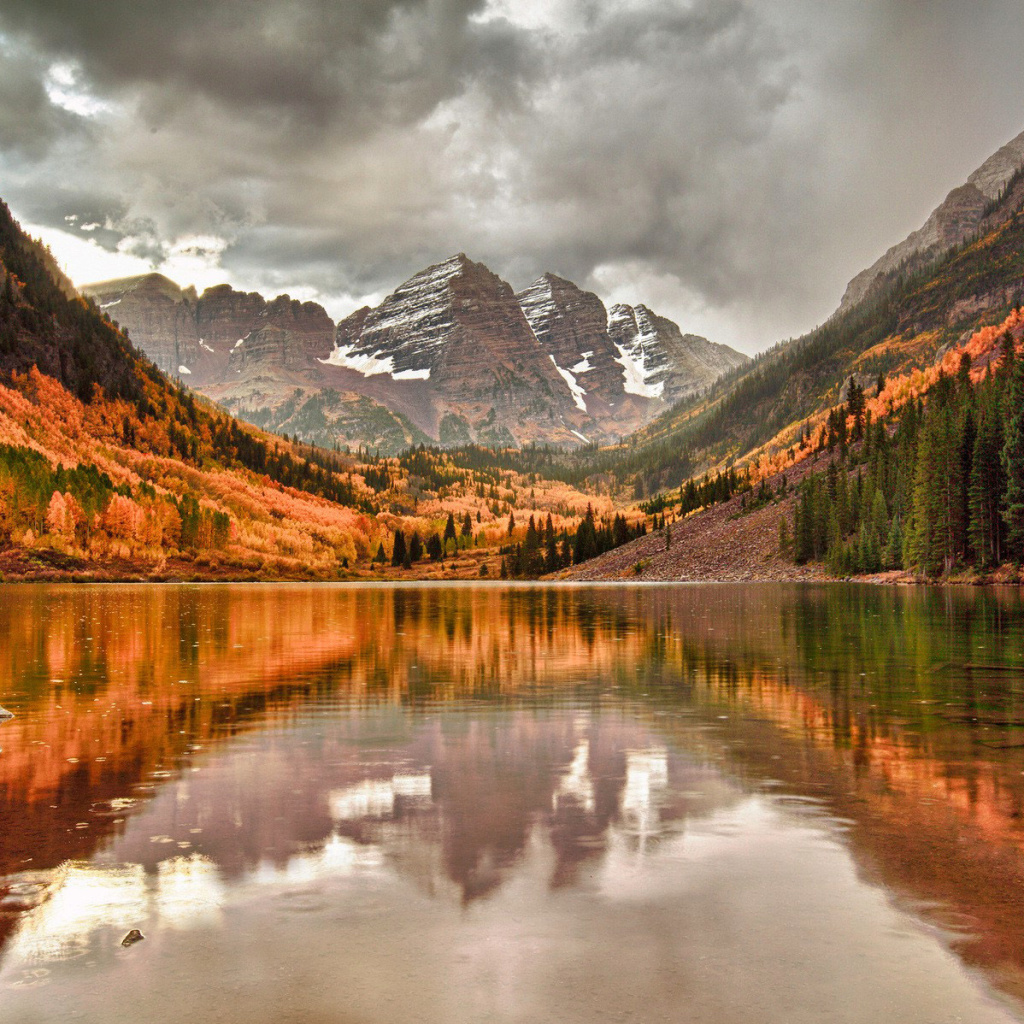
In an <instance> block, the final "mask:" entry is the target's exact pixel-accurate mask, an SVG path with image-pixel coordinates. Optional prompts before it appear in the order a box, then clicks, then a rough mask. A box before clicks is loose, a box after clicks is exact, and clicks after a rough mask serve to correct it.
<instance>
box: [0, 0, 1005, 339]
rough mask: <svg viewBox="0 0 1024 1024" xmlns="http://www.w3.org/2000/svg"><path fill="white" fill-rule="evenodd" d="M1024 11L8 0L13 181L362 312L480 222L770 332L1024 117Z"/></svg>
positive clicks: (49, 211) (733, 329) (0, 116)
mask: <svg viewBox="0 0 1024 1024" xmlns="http://www.w3.org/2000/svg"><path fill="white" fill-rule="evenodd" d="M1018 22H1020V18H1019V14H1018V12H1017V5H1016V0H977V2H975V3H972V4H970V5H965V4H963V3H962V2H959V0H934V2H931V3H928V4H922V3H920V2H917V0H863V2H861V3H858V4H839V5H822V4H820V3H812V2H811V0H777V2H776V3H773V4H770V5H768V4H763V3H756V2H754V0H618V2H616V0H346V2H344V3H339V2H337V0H226V2H225V0H222V2H219V3H216V4H210V3H208V2H206V0H181V2H177V3H173V4H169V3H166V2H165V0H161V2H159V3H158V2H156V0H104V2H103V3H89V4H85V3H82V2H81V0H48V2H47V3H46V4H40V3H38V2H37V0H5V3H4V4H3V5H0V181H2V182H3V186H2V187H3V189H4V195H5V198H7V199H9V200H10V201H11V203H12V206H13V207H14V209H15V212H16V213H18V214H19V215H21V216H23V217H25V218H27V219H30V220H31V221H33V222H34V223H36V224H39V225H41V226H43V227H52V228H60V229H62V230H66V231H73V232H77V233H79V234H80V235H81V236H82V237H85V238H90V239H93V240H95V241H96V242H97V243H98V244H100V245H102V246H104V247H105V248H107V249H108V250H111V251H118V252H121V253H127V254H135V255H138V256H142V257H144V258H145V259H147V260H150V261H152V262H153V263H154V264H161V263H162V262H163V261H165V260H168V259H170V260H172V261H173V260H174V259H175V258H181V257H188V258H190V259H195V260H200V261H202V260H204V259H205V260H207V262H210V261H219V264H220V266H221V267H222V269H223V275H224V276H225V277H226V278H228V279H230V280H232V281H233V283H236V284H238V285H240V286H244V287H250V288H261V289H263V290H267V291H273V290H289V291H291V292H293V293H295V292H303V291H304V289H310V288H311V289H313V290H315V291H316V292H318V293H319V294H321V295H322V296H323V297H324V298H325V299H327V300H331V299H332V298H333V303H334V304H333V308H334V310H335V311H340V307H343V306H344V305H345V303H346V302H354V301H356V300H357V299H359V298H360V297H362V296H364V295H367V294H372V293H380V292H384V291H387V290H390V288H392V287H394V286H395V285H396V284H398V283H399V282H400V281H401V280H402V279H404V278H405V277H407V276H408V275H409V274H411V273H413V272H415V271H416V270H417V269H419V268H420V267H422V266H424V265H426V264H427V263H430V262H434V261H436V260H438V259H442V258H444V257H445V256H447V255H449V254H450V253H452V252H455V251H459V250H463V251H466V252H468V253H469V254H470V255H471V256H472V257H473V258H475V259H481V260H483V261H485V262H487V263H488V264H489V265H491V266H492V267H493V268H494V269H495V270H497V271H499V272H502V273H504V274H506V275H508V276H510V277H511V278H512V280H513V283H514V284H516V285H517V286H518V285H522V284H525V283H526V282H527V281H528V280H529V279H531V278H532V277H534V276H536V275H537V274H539V273H541V272H542V271H544V270H548V269H550V270H554V271H556V272H558V273H561V274H564V275H565V276H568V277H572V278H573V279H575V280H577V281H579V282H580V283H583V284H588V285H590V286H591V287H595V288H596V289H597V290H598V291H599V292H601V293H602V294H603V295H605V296H606V297H609V298H632V299H634V300H638V301H649V302H650V303H651V304H654V305H657V306H659V307H660V308H661V309H663V310H664V311H665V312H666V313H667V314H668V315H671V316H674V317H676V318H677V319H679V320H680V322H681V323H682V325H683V326H684V327H685V328H687V329H694V328H696V329H700V330H703V331H706V332H707V333H709V335H711V336H714V337H716V338H721V339H722V340H726V341H729V342H730V343H733V344H739V345H741V346H742V347H744V348H746V349H748V350H752V349H754V348H758V347H763V346H764V345H767V344H770V343H772V342H773V341H775V340H778V338H779V337H781V336H784V335H788V334H793V333H797V332H799V331H801V330H804V329H806V328H807V327H809V326H811V325H812V324H813V323H814V322H816V321H819V320H821V319H823V318H824V317H825V316H827V315H828V313H829V312H831V310H832V308H834V306H835V305H836V303H837V302H838V299H839V296H840V294H841V292H842V289H843V286H844V285H845V282H846V280H847V279H849V278H850V277H851V276H853V274H854V273H856V272H857V271H858V270H860V269H861V268H862V267H863V266H865V265H867V264H868V263H870V262H872V261H873V260H874V258H875V257H876V256H877V255H879V254H880V252H881V251H882V250H884V249H885V248H886V247H887V246H888V245H890V244H892V243H893V242H895V241H897V240H898V239H899V238H900V237H902V236H903V235H905V234H906V233H907V232H908V231H909V230H911V229H912V228H914V227H916V226H918V224H919V223H920V221H921V220H923V218H924V216H926V215H927V213H928V211H929V210H930V209H931V208H932V207H933V206H934V205H936V203H937V202H938V201H939V200H941V198H942V196H943V195H944V194H945V192H946V191H947V190H948V189H949V188H951V187H953V186H954V185H955V184H957V183H958V182H959V181H961V180H962V179H963V178H964V177H965V176H966V175H967V173H969V172H970V171H971V170H972V169H973V167H974V166H976V165H977V164H978V163H980V162H981V161H982V160H983V159H984V158H985V157H986V156H987V155H988V154H989V153H990V152H992V151H993V150H994V149H995V148H997V147H998V146H999V145H1001V144H1002V143H1003V142H1005V141H1007V140H1008V139H1009V138H1010V137H1012V136H1013V135H1015V134H1016V133H1017V132H1018V131H1019V130H1020V129H1021V128H1022V127H1024V123H1021V122H1024V116H1022V114H1024V104H1022V102H1021V100H1022V99H1024V85H1022V84H1018V83H1017V81H1016V77H1017V76H1014V75H1013V74H1012V68H1013V66H1014V62H1015V59H1016V55H1017V54H1018V53H1019V52H1020V44H1021V39H1020V35H1021V31H1020V29H1019V27H1018ZM197 238H198V241H197V240H196V239H197ZM170 265H173V262H172V264H170ZM79 276H81V275H79ZM183 283H184V282H183Z"/></svg>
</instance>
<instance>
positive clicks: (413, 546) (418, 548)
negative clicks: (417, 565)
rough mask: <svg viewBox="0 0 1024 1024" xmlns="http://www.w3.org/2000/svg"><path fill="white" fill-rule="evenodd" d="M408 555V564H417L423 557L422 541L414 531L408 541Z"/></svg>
mask: <svg viewBox="0 0 1024 1024" xmlns="http://www.w3.org/2000/svg"><path fill="white" fill-rule="evenodd" d="M408 555H409V561H410V562H418V561H419V560H420V559H421V558H422V557H423V541H422V539H421V538H420V535H419V533H418V532H417V531H416V530H414V531H413V534H412V537H411V538H410V540H409V551H408Z"/></svg>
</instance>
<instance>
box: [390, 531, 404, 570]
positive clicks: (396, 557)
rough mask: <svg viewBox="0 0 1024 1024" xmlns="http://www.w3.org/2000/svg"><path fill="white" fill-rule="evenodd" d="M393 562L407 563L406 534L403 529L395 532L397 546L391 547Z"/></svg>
mask: <svg viewBox="0 0 1024 1024" xmlns="http://www.w3.org/2000/svg"><path fill="white" fill-rule="evenodd" d="M391 564H392V565H404V564H405V534H404V533H402V531H401V530H398V531H396V533H395V546H394V547H393V548H392V549H391Z"/></svg>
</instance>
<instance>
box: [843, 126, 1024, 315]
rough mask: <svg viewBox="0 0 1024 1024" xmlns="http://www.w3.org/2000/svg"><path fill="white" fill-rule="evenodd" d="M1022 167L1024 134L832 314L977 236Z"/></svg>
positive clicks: (867, 274)
mask: <svg viewBox="0 0 1024 1024" xmlns="http://www.w3.org/2000/svg"><path fill="white" fill-rule="evenodd" d="M1022 167H1024V132H1021V133H1020V134H1019V135H1017V136H1016V137H1015V138H1013V139H1011V140H1010V141H1009V142H1008V143H1006V145H1005V146H1002V147H1000V148H999V149H998V150H996V152H995V153H993V154H992V156H990V157H989V158H988V159H987V160H986V161H985V162H984V163H983V164H982V165H981V166H980V167H978V168H977V170H975V171H974V172H973V173H972V174H971V175H970V176H969V177H968V178H967V181H966V182H964V184H962V185H959V186H957V187H956V188H954V189H953V190H952V191H951V192H950V193H949V195H947V196H946V198H945V199H944V200H943V201H942V202H941V203H940V204H939V205H938V206H937V207H936V208H935V209H934V210H933V211H932V212H931V214H930V216H929V217H928V219H927V220H926V221H925V223H924V224H923V225H922V226H921V227H920V228H918V229H917V230H916V231H913V232H911V234H910V235H908V236H907V237H906V238H905V239H904V240H903V241H902V242H900V243H898V244H897V245H894V246H893V247H892V248H891V249H889V250H888V251H887V252H885V253H884V254H883V255H882V256H880V257H879V258H878V259H877V260H876V261H875V262H874V263H873V264H872V265H871V266H870V267H868V268H867V269H866V270H862V271H861V272H860V273H859V274H857V276H856V277H854V278H853V280H852V281H850V283H849V284H848V285H847V287H846V292H845V294H844V295H843V298H842V301H841V302H840V304H839V309H838V311H837V312H839V313H843V312H845V311H846V310H848V309H851V308H852V307H853V306H855V305H857V303H859V302H860V301H861V300H862V299H864V298H867V297H868V296H870V295H872V294H874V293H875V292H876V291H877V290H878V288H879V287H881V286H883V285H884V284H885V282H886V281H887V280H889V279H890V278H891V277H892V276H893V275H894V274H896V273H898V272H899V271H901V270H905V271H912V270H916V269H918V268H920V267H922V266H924V265H926V264H927V263H930V262H931V261H933V260H935V259H938V258H939V257H940V256H942V255H943V254H944V253H946V252H948V251H949V250H950V249H952V248H953V247H955V246H957V245H959V244H961V243H962V242H964V241H966V240H967V239H969V238H971V237H972V236H973V235H975V234H977V233H978V232H979V231H982V230H983V229H984V228H985V227H986V226H987V225H986V224H985V223H984V222H985V221H986V218H987V217H988V215H989V214H990V213H991V212H992V206H993V204H994V203H995V201H996V200H998V199H999V197H1000V196H1001V195H1002V193H1003V191H1004V189H1005V188H1006V187H1007V185H1008V184H1009V183H1010V181H1011V179H1013V178H1014V176H1015V175H1016V174H1017V172H1018V171H1020V170H1021V168H1022Z"/></svg>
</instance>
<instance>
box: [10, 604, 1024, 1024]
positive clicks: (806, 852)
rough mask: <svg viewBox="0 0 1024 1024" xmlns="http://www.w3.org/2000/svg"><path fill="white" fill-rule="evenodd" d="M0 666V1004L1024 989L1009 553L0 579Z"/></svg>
mask: <svg viewBox="0 0 1024 1024" xmlns="http://www.w3.org/2000/svg"><path fill="white" fill-rule="evenodd" d="M0 704H2V705H3V706H4V707H5V708H7V709H8V710H9V711H11V712H13V714H14V716H15V717H13V718H11V719H8V720H6V721H4V722H2V723H0V748H2V749H0V1020H2V1021H4V1024H36V1022H39V1024H42V1022H58V1021H59V1022H65V1021H68V1020H76V1021H84V1022H95V1024H113V1022H118V1021H132V1022H140V1024H162V1022H168V1024H170V1022H174V1024H180V1022H182V1021H188V1022H195V1024H201V1022H207V1021H217V1022H225V1024H235V1022H246V1024H262V1022H267V1024H270V1022H274V1024H281V1022H295V1024H328V1022H338V1024H355V1022H360V1024H376V1022H388V1024H405V1022H410V1024H411V1022H435V1021H436V1022H445V1024H448V1022H453V1024H460V1022H481V1021H494V1022H512V1021H515V1022H547V1021H559V1022H570V1024H571V1022H577V1021H578V1022H595V1021H632V1022H660V1021H672V1022H695V1024H696V1022H700V1024H712V1022H714V1024H734V1022H757V1024H765V1022H779V1024H782V1022H785V1024H802V1022H810V1021H829V1022H851V1024H852V1022H872V1024H877V1022H879V1021H899V1022H901V1024H908V1022H912V1024H916V1022H920V1024H942V1022H954V1021H964V1022H971V1024H987V1022H997V1021H1022V1020H1024V605H1022V602H1021V595H1020V593H1019V592H1017V591H1014V590H1006V591H1000V590H981V589H955V590H954V589H945V590H940V589H906V590H904V589H887V588H872V587H866V586H856V585H843V584H835V585H820V586H810V585H781V584H758V585H754V584H749V585H691V586H686V585H676V586H672V585H666V586H643V585H638V586H595V587H570V586H544V585H536V586H531V585H522V586H516V585H510V586H504V585H496V584H495V585H479V586H476V585H465V586H460V585H437V586H427V585H423V586H408V587H404V586H376V585H358V586H344V585H338V586H333V585H319V586H318V585H294V586H292V585H280V586H278V585H253V586H249V585H226V586H218V585H198V586H143V585H139V586H126V587H99V586H96V587H93V586H75V587H61V586H16V587H12V586H6V587H4V586H0ZM132 929H138V930H139V931H140V932H141V933H142V935H143V936H144V938H143V939H142V940H141V941H137V942H134V943H129V944H128V945H122V940H123V939H124V938H125V937H126V936H127V935H128V933H129V932H130V931H131V930H132Z"/></svg>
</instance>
